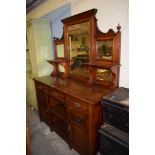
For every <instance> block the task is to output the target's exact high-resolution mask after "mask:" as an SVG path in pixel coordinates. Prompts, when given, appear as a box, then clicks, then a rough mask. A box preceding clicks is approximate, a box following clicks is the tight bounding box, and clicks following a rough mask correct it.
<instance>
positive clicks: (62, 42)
mask: <svg viewBox="0 0 155 155" xmlns="http://www.w3.org/2000/svg"><path fill="white" fill-rule="evenodd" d="M61 44H63V45H64V39H63V37H62V38H61V39H59V38H55V37H54V55H55V60H60V59H65V47H64V57H58V51H57V45H61ZM64 46H65V45H64Z"/></svg>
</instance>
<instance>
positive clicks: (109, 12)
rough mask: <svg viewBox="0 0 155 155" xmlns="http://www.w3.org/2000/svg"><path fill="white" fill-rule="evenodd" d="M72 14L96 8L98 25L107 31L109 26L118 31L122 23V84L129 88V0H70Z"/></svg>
mask: <svg viewBox="0 0 155 155" xmlns="http://www.w3.org/2000/svg"><path fill="white" fill-rule="evenodd" d="M70 2H71V13H72V15H74V14H77V13H80V12H83V11H86V10H89V9H92V8H96V9H98V12H97V14H96V17H97V19H98V27H99V29H100V30H101V31H103V32H107V30H108V29H109V28H112V29H113V30H115V31H116V27H117V25H118V23H120V25H121V27H122V28H121V33H122V34H121V65H122V66H121V69H120V86H122V87H126V88H129V23H128V21H129V18H128V13H129V8H128V7H129V5H128V0H70Z"/></svg>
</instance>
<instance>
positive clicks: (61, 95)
mask: <svg viewBox="0 0 155 155" xmlns="http://www.w3.org/2000/svg"><path fill="white" fill-rule="evenodd" d="M48 93H49V94H50V95H52V96H53V97H55V98H57V99H58V100H61V101H65V94H64V93H62V92H60V91H57V90H54V89H51V88H48Z"/></svg>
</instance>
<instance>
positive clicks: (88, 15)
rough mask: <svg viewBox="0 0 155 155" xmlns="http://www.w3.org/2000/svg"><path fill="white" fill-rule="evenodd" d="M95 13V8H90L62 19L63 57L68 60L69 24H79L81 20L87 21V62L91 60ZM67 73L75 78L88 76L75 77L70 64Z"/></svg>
mask: <svg viewBox="0 0 155 155" xmlns="http://www.w3.org/2000/svg"><path fill="white" fill-rule="evenodd" d="M96 13H97V9H92V10H88V11H86V12H83V13H80V14H77V15H74V16H71V17H68V18H66V19H63V20H62V22H63V24H64V47H65V58H66V59H67V60H70V51H69V48H68V45H69V39H68V27H69V26H71V25H75V24H79V23H82V22H87V21H88V22H89V35H90V37H89V62H92V61H93V59H92V55H93V50H92V49H94V34H95V24H94V21H95V15H96ZM68 72H69V75H70V76H71V77H74V78H77V79H85V78H89V75H88V77H77V75H73V74H71V66H69V69H68Z"/></svg>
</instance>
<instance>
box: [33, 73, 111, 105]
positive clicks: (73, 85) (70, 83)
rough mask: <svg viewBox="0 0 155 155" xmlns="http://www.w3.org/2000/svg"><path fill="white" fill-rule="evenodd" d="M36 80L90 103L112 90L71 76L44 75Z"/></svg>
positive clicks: (95, 101) (99, 99) (94, 102)
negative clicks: (87, 83) (64, 77)
mask: <svg viewBox="0 0 155 155" xmlns="http://www.w3.org/2000/svg"><path fill="white" fill-rule="evenodd" d="M34 80H35V81H38V82H41V83H43V84H45V85H47V86H50V87H52V88H54V89H57V90H59V91H61V92H64V93H66V94H68V95H70V96H73V97H76V98H78V99H81V100H83V101H85V102H87V103H90V104H96V103H99V102H100V101H101V98H102V97H103V96H105V95H107V94H108V93H109V92H111V91H112V89H111V88H107V87H104V86H99V85H91V86H87V85H86V83H84V82H81V81H78V80H73V79H71V78H66V79H63V78H61V77H51V76H44V77H37V78H35V79H34Z"/></svg>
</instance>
